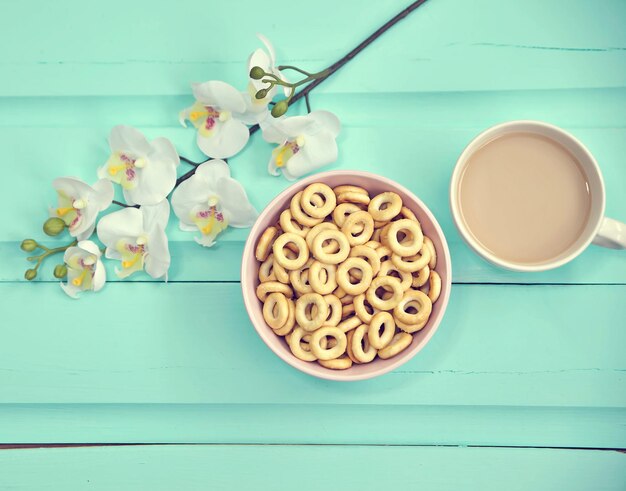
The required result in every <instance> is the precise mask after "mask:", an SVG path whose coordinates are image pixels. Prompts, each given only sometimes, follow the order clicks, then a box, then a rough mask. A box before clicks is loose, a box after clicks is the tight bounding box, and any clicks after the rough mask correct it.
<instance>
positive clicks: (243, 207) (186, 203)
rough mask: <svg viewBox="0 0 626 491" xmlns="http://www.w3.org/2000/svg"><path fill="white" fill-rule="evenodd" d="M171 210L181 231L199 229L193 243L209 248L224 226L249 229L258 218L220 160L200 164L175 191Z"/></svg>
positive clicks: (242, 190) (244, 193)
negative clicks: (198, 234)
mask: <svg viewBox="0 0 626 491" xmlns="http://www.w3.org/2000/svg"><path fill="white" fill-rule="evenodd" d="M172 207H173V208H174V213H175V214H176V216H177V217H178V219H179V220H180V228H181V230H184V231H187V232H195V231H197V230H199V231H200V233H201V234H202V235H201V236H200V237H196V238H195V240H196V242H198V244H201V245H203V246H205V247H211V246H212V245H213V244H214V243H215V237H217V235H218V234H219V233H220V232H222V230H224V229H225V228H226V227H227V226H228V225H230V226H232V227H249V226H251V225H252V224H253V223H254V220H256V217H257V216H258V213H257V211H256V210H255V209H254V207H253V206H252V205H251V204H250V201H248V196H247V195H246V191H245V190H244V188H243V186H242V185H241V184H240V183H239V182H237V181H236V180H235V179H233V178H232V177H230V168H229V167H228V164H227V163H226V162H224V161H223V160H211V161H209V162H205V163H204V164H202V165H200V166H199V167H198V168H197V169H196V173H195V174H194V175H193V176H192V177H190V178H189V179H187V180H186V181H184V182H183V183H182V184H181V185H180V186H178V188H176V190H175V191H174V194H172Z"/></svg>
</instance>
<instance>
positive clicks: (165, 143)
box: [148, 136, 180, 167]
mask: <svg viewBox="0 0 626 491" xmlns="http://www.w3.org/2000/svg"><path fill="white" fill-rule="evenodd" d="M151 145H152V149H151V152H150V154H148V158H152V157H153V156H154V155H158V156H159V158H161V159H164V160H168V161H171V162H173V163H174V166H175V167H178V166H179V165H180V157H179V156H178V152H177V151H176V148H175V147H174V145H173V144H172V142H171V141H169V140H168V139H167V138H164V137H162V136H160V137H158V138H155V139H154V140H152V142H151Z"/></svg>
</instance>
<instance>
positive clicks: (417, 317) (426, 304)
mask: <svg viewBox="0 0 626 491" xmlns="http://www.w3.org/2000/svg"><path fill="white" fill-rule="evenodd" d="M409 307H412V308H414V309H415V310H416V313H414V314H410V313H408V312H407V309H408V308H409ZM432 309H433V304H432V302H431V300H430V298H428V295H426V294H425V293H424V292H421V291H419V290H408V291H406V292H404V295H403V297H402V300H400V302H399V303H398V305H396V306H395V307H394V309H393V316H394V317H395V318H396V319H397V320H399V321H400V322H402V323H403V324H408V325H419V324H421V323H423V322H425V321H427V320H428V318H429V317H430V313H431V312H432Z"/></svg>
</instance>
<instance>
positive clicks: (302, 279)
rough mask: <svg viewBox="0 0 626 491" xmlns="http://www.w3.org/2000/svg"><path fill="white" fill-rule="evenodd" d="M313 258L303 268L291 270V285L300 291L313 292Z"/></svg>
mask: <svg viewBox="0 0 626 491" xmlns="http://www.w3.org/2000/svg"><path fill="white" fill-rule="evenodd" d="M312 263H313V259H309V260H308V261H307V262H306V264H305V265H304V266H302V268H301V269H294V270H293V271H289V281H290V282H291V286H292V287H293V289H294V290H295V291H296V292H298V293H311V292H312V291H313V287H312V286H311V279H310V278H311V270H310V267H311V264H312Z"/></svg>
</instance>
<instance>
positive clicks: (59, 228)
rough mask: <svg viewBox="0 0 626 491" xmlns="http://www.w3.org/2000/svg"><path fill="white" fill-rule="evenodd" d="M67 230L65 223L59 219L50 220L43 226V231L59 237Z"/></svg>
mask: <svg viewBox="0 0 626 491" xmlns="http://www.w3.org/2000/svg"><path fill="white" fill-rule="evenodd" d="M63 229H65V222H64V221H63V220H61V219H60V218H58V217H53V218H48V219H47V220H46V221H45V223H44V224H43V231H44V232H45V233H46V234H47V235H59V234H60V233H61V232H63Z"/></svg>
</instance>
